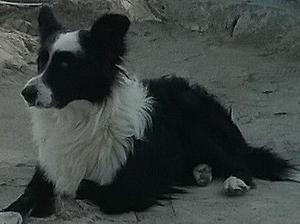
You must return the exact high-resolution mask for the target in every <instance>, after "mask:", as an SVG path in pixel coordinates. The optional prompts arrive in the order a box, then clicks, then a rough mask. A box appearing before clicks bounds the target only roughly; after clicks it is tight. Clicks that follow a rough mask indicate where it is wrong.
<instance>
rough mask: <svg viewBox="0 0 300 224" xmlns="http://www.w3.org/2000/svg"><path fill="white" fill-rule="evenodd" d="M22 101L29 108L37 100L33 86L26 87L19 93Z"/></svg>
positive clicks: (35, 89) (36, 92)
mask: <svg viewBox="0 0 300 224" xmlns="http://www.w3.org/2000/svg"><path fill="white" fill-rule="evenodd" d="M21 94H22V96H23V97H24V99H25V100H26V101H27V102H28V104H29V105H30V106H33V105H34V104H35V100H36V98H37V94H38V90H37V88H36V87H35V86H27V87H26V88H24V89H23V90H22V92H21Z"/></svg>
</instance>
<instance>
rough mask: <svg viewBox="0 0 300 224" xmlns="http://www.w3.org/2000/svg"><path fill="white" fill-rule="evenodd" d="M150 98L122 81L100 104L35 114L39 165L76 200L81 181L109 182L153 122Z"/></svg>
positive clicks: (136, 84) (59, 189)
mask: <svg viewBox="0 0 300 224" xmlns="http://www.w3.org/2000/svg"><path fill="white" fill-rule="evenodd" d="M151 105H152V99H151V98H149V97H147V90H146V89H145V88H144V87H143V86H142V85H141V84H140V83H139V82H138V81H136V80H131V79H128V78H122V80H120V81H119V83H118V84H117V85H116V86H114V87H113V90H112V95H111V97H109V98H108V99H107V101H106V102H105V103H103V104H102V105H95V104H92V103H90V102H88V101H85V100H78V101H73V102H72V103H70V104H68V105H67V106H66V107H65V108H63V109H32V111H31V112H32V120H33V136H34V141H35V142H36V144H37V146H38V149H39V163H40V166H41V167H42V168H43V169H44V170H45V172H46V175H47V177H48V178H49V180H51V181H52V182H53V183H54V184H55V187H56V191H57V192H59V193H61V194H68V195H72V196H74V195H75V193H76V190H77V188H78V186H79V183H80V181H81V180H82V179H84V178H85V179H89V180H93V181H96V182H97V183H99V184H101V185H103V184H108V183H110V182H111V181H112V180H113V178H114V176H115V174H116V172H117V170H118V169H119V168H120V167H121V165H123V164H124V163H125V162H126V160H127V156H128V153H130V152H131V151H132V149H133V148H132V147H133V145H132V140H131V137H135V138H136V139H142V138H143V136H144V131H145V129H146V128H147V126H148V125H150V123H151V117H150V115H149V112H150V111H151V109H152V107H151Z"/></svg>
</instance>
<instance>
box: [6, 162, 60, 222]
mask: <svg viewBox="0 0 300 224" xmlns="http://www.w3.org/2000/svg"><path fill="white" fill-rule="evenodd" d="M4 211H14V212H19V213H20V214H21V215H22V216H23V217H24V216H26V215H28V214H29V212H30V215H31V216H33V217H47V216H50V215H51V214H53V213H54V211H55V196H54V185H53V184H52V183H51V182H49V181H48V180H47V179H46V177H45V175H44V172H43V170H42V169H40V168H39V167H37V168H36V170H35V173H34V175H33V177H32V179H31V181H30V183H29V184H28V185H27V187H26V189H25V191H24V193H23V194H22V195H21V196H20V197H19V198H18V199H17V200H16V201H15V202H14V203H12V204H11V205H10V206H8V207H7V208H6V209H4Z"/></svg>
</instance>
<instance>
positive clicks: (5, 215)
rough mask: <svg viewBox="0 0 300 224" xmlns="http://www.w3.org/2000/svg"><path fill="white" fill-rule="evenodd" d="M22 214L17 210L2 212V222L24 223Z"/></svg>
mask: <svg viewBox="0 0 300 224" xmlns="http://www.w3.org/2000/svg"><path fill="white" fill-rule="evenodd" d="M22 223H23V219H22V216H21V215H20V214H19V213H17V212H0V224H22Z"/></svg>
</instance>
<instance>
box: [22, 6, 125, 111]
mask: <svg viewBox="0 0 300 224" xmlns="http://www.w3.org/2000/svg"><path fill="white" fill-rule="evenodd" d="M38 22H39V32H40V50H39V55H38V59H37V64H38V75H37V76H35V77H33V78H32V79H30V80H29V81H28V82H27V84H26V85H25V87H24V89H23V91H22V96H23V97H24V99H25V101H26V102H27V103H28V105H29V106H35V107H40V108H49V107H55V108H62V107H64V106H66V105H67V104H68V103H70V102H71V101H74V100H82V99H84V100H88V101H90V102H95V103H97V102H101V101H102V100H103V99H104V98H105V97H107V96H108V95H109V94H110V91H111V87H112V85H113V83H114V80H115V79H116V78H117V77H116V76H117V74H118V68H117V65H118V64H120V63H121V60H122V59H121V58H122V56H123V55H124V53H125V42H124V38H125V35H126V32H127V30H128V28H129V25H130V22H129V20H128V18H127V17H126V16H123V15H118V14H107V15H104V16H102V17H100V18H99V19H98V20H97V21H96V22H95V23H94V24H93V26H92V28H91V29H90V30H78V31H72V32H66V31H64V29H63V27H62V26H61V25H60V23H59V22H58V21H57V20H56V18H55V17H54V15H53V13H52V11H51V9H50V8H49V7H47V6H44V7H42V8H41V10H40V14H39V18H38Z"/></svg>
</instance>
